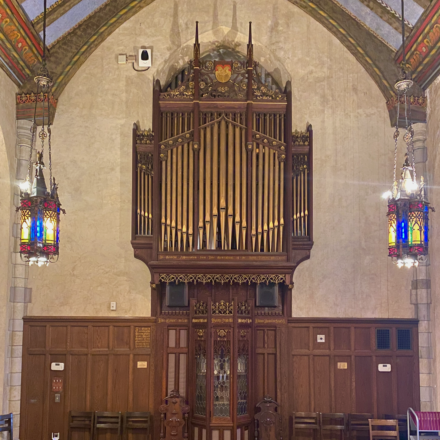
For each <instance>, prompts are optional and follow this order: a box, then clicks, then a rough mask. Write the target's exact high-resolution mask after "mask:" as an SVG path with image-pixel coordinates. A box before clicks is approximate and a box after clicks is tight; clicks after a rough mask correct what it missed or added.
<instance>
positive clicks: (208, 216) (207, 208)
mask: <svg viewBox="0 0 440 440" xmlns="http://www.w3.org/2000/svg"><path fill="white" fill-rule="evenodd" d="M210 120H211V118H210V115H208V116H207V121H206V122H209V121H210ZM211 153H212V143H211V127H206V161H205V164H206V180H205V195H206V198H205V234H206V249H211V234H210V232H211V165H212V163H211V156H212V154H211Z"/></svg>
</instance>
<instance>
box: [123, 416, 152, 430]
mask: <svg viewBox="0 0 440 440" xmlns="http://www.w3.org/2000/svg"><path fill="white" fill-rule="evenodd" d="M150 419H151V414H150V413H149V412H126V413H124V417H123V425H124V429H148V430H149V429H150Z"/></svg>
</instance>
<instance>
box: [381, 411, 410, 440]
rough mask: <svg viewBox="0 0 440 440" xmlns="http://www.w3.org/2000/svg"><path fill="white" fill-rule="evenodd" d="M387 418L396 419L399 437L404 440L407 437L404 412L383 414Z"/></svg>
mask: <svg viewBox="0 0 440 440" xmlns="http://www.w3.org/2000/svg"><path fill="white" fill-rule="evenodd" d="M384 417H385V419H387V420H397V422H398V424H399V438H400V440H406V439H407V438H408V427H407V421H408V420H407V416H406V414H385V415H384Z"/></svg>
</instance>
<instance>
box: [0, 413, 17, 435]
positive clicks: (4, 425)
mask: <svg viewBox="0 0 440 440" xmlns="http://www.w3.org/2000/svg"><path fill="white" fill-rule="evenodd" d="M13 425H14V416H13V415H12V413H10V414H3V415H0V432H9V439H10V440H13V438H14V433H13Z"/></svg>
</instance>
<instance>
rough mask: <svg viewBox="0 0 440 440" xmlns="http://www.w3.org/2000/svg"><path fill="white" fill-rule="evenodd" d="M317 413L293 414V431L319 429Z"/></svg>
mask: <svg viewBox="0 0 440 440" xmlns="http://www.w3.org/2000/svg"><path fill="white" fill-rule="evenodd" d="M319 422H320V421H319V413H318V412H294V413H293V429H319V427H320V423H319Z"/></svg>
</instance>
